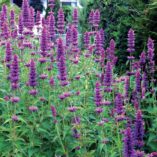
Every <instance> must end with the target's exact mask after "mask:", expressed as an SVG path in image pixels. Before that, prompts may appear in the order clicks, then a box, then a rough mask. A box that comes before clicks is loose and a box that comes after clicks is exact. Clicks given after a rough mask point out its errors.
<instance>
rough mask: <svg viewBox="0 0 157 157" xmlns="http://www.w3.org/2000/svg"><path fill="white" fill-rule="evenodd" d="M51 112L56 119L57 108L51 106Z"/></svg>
mask: <svg viewBox="0 0 157 157" xmlns="http://www.w3.org/2000/svg"><path fill="white" fill-rule="evenodd" d="M51 112H52V116H53V117H56V116H57V110H56V107H55V106H53V105H51Z"/></svg>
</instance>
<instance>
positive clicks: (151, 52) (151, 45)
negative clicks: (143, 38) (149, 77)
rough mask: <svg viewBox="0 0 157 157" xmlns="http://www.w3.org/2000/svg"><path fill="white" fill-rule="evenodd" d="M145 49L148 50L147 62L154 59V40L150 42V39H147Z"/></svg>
mask: <svg viewBox="0 0 157 157" xmlns="http://www.w3.org/2000/svg"><path fill="white" fill-rule="evenodd" d="M147 48H148V52H147V53H148V56H147V57H148V60H153V58H154V40H152V39H151V38H148V42H147Z"/></svg>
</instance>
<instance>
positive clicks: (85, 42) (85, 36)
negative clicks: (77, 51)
mask: <svg viewBox="0 0 157 157" xmlns="http://www.w3.org/2000/svg"><path fill="white" fill-rule="evenodd" d="M89 44H90V36H89V32H85V33H84V45H85V48H86V49H88V47H89Z"/></svg>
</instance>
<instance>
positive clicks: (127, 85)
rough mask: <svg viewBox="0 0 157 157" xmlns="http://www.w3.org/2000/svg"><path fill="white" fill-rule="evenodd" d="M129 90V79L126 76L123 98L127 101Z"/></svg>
mask: <svg viewBox="0 0 157 157" xmlns="http://www.w3.org/2000/svg"><path fill="white" fill-rule="evenodd" d="M129 89H130V77H129V76H127V77H126V78H125V85H124V91H125V93H124V97H125V98H126V99H128V97H129Z"/></svg>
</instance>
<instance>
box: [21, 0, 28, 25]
mask: <svg viewBox="0 0 157 157" xmlns="http://www.w3.org/2000/svg"><path fill="white" fill-rule="evenodd" d="M22 16H23V24H24V26H25V27H26V28H27V27H28V26H29V24H30V21H29V20H30V18H29V17H30V12H29V3H28V0H23V3H22Z"/></svg>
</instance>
